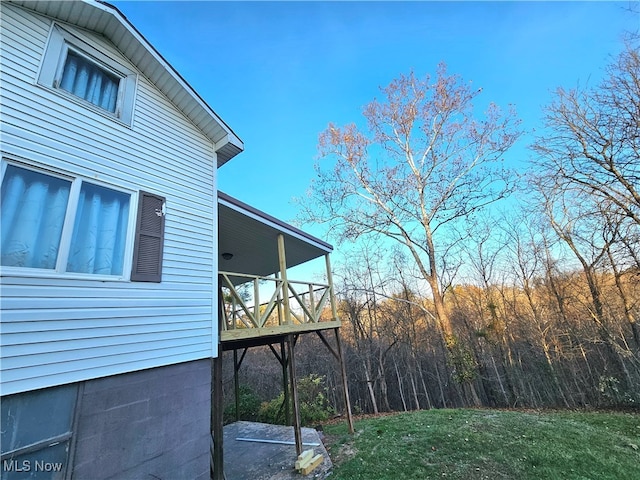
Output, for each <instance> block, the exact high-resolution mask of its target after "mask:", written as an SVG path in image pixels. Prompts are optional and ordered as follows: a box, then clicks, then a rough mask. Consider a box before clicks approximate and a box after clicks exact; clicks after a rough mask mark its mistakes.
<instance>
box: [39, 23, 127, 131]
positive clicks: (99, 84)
mask: <svg viewBox="0 0 640 480" xmlns="http://www.w3.org/2000/svg"><path fill="white" fill-rule="evenodd" d="M100 47H101V45H100V44H99V43H95V42H94V41H92V40H91V39H90V38H88V37H87V38H81V37H80V36H78V35H77V32H73V31H70V30H67V29H66V28H63V27H62V26H60V25H57V24H55V23H54V24H53V25H52V27H51V32H50V35H49V41H48V43H47V47H46V49H45V51H44V54H43V57H42V67H41V69H40V74H39V76H38V84H40V85H42V86H43V87H46V88H49V89H51V91H54V92H56V93H59V94H61V95H63V96H64V97H65V98H68V99H72V100H74V101H76V102H80V103H81V104H83V105H85V106H87V107H89V108H91V109H93V110H95V111H96V112H100V113H101V114H103V115H107V116H109V117H111V118H114V119H118V120H120V121H122V122H125V123H126V124H128V125H131V120H132V118H133V107H134V101H135V91H136V85H137V75H136V74H135V72H134V71H132V70H131V69H129V68H127V67H126V66H125V65H123V63H122V62H120V61H116V60H114V59H113V58H111V57H110V56H108V55H106V54H105V53H104V51H102V50H101V48H100Z"/></svg>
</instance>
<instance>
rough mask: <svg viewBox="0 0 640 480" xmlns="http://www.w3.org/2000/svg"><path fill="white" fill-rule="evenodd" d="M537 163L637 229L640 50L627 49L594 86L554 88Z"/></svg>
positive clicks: (537, 148) (639, 216)
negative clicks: (607, 207) (603, 78)
mask: <svg viewBox="0 0 640 480" xmlns="http://www.w3.org/2000/svg"><path fill="white" fill-rule="evenodd" d="M545 127H546V131H545V132H546V133H544V134H543V135H541V136H540V137H539V138H538V139H537V141H536V142H535V144H534V145H533V150H534V151H535V152H536V153H537V154H538V159H537V160H536V164H537V165H538V167H541V168H542V169H543V171H544V172H545V174H550V175H553V177H554V179H555V180H554V181H557V182H558V183H560V184H563V185H564V186H565V188H571V189H572V190H574V192H575V193H574V195H576V196H579V195H589V196H595V197H597V198H598V199H599V200H601V201H605V202H607V203H608V204H610V206H611V208H616V209H619V210H620V212H622V213H623V215H625V216H626V217H627V218H628V219H629V220H630V221H633V222H634V223H635V224H636V225H637V227H640V51H639V50H638V48H637V47H636V48H634V47H633V46H632V45H630V44H629V45H627V47H626V49H625V50H624V51H623V52H622V53H621V54H620V55H619V56H618V57H617V58H616V59H615V61H613V62H612V63H611V64H610V65H609V66H608V68H607V76H606V78H605V80H604V81H603V82H602V83H601V85H599V86H598V87H596V88H575V89H572V90H565V89H563V88H559V89H558V90H557V92H556V98H555V100H554V101H553V103H551V104H550V105H549V106H548V107H547V108H546V116H545Z"/></svg>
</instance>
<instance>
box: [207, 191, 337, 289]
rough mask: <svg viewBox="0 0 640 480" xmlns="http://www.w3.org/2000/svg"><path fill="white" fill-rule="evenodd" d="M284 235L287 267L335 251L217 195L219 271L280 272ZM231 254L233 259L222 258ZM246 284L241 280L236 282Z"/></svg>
mask: <svg viewBox="0 0 640 480" xmlns="http://www.w3.org/2000/svg"><path fill="white" fill-rule="evenodd" d="M279 234H283V235H284V243H285V256H286V260H287V267H288V268H291V267H294V266H296V265H300V264H302V263H305V262H307V261H309V260H313V259H314V258H318V257H321V256H323V255H325V254H327V253H330V252H331V251H332V250H333V247H332V246H331V245H329V244H328V243H326V242H323V241H322V240H320V239H318V238H316V237H314V236H312V235H309V234H308V233H305V232H303V231H302V230H300V229H298V228H295V227H293V226H291V225H288V224H287V223H285V222H283V221H281V220H278V219H277V218H274V217H272V216H271V215H268V214H266V213H264V212H261V211H260V210H257V209H255V208H253V207H251V206H250V205H247V204H246V203H243V202H241V201H239V200H237V199H235V198H233V197H231V196H229V195H227V194H225V193H222V192H218V269H219V270H220V271H224V272H234V273H245V274H250V275H260V276H267V275H271V274H273V273H275V272H277V271H279V270H280V268H279V262H278V235H279ZM224 253H231V254H232V255H233V257H232V258H231V259H230V260H225V259H224V258H223V256H222V255H223V254H224ZM234 280H235V282H234V283H236V284H240V283H243V282H244V281H245V280H244V279H241V278H236V279H234Z"/></svg>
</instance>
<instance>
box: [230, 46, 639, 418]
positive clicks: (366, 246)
mask: <svg viewBox="0 0 640 480" xmlns="http://www.w3.org/2000/svg"><path fill="white" fill-rule="evenodd" d="M636 40H637V39H636ZM382 94H383V96H384V99H383V100H380V101H378V100H376V101H374V102H372V103H371V104H370V105H368V106H367V107H365V109H364V117H365V120H366V126H357V125H356V124H352V125H348V126H346V127H337V126H335V125H330V126H329V128H328V129H327V131H326V132H324V133H323V134H321V137H320V150H321V154H322V158H321V160H320V161H319V163H318V166H317V173H318V178H317V179H316V180H315V182H314V183H313V185H312V188H311V195H310V197H309V198H308V199H307V200H306V201H305V202H303V204H302V206H303V207H304V220H305V221H307V222H314V223H319V222H321V223H326V224H328V225H329V226H330V227H331V232H332V234H333V235H334V236H335V238H336V239H337V240H338V242H355V243H354V245H356V246H355V247H353V248H352V249H350V250H349V252H348V254H346V255H345V260H344V262H342V263H340V264H338V263H337V262H336V267H335V269H334V271H335V273H334V275H335V283H336V285H337V292H336V293H337V295H338V298H339V303H338V309H339V316H340V318H341V320H342V322H343V327H342V329H341V331H342V336H343V338H344V340H345V342H344V343H345V353H346V358H347V371H348V372H349V382H350V395H351V399H352V403H353V406H354V407H355V409H356V411H360V412H363V413H378V412H381V411H398V410H405V411H406V410H414V409H424V408H436V407H459V406H491V407H534V408H541V407H568V408H573V407H616V408H621V407H625V408H627V407H632V408H638V406H639V405H640V327H639V326H638V323H637V319H638V317H639V316H640V51H639V49H638V47H637V45H635V44H634V42H633V39H630V40H629V42H628V44H627V45H626V48H625V49H624V51H623V52H622V53H621V54H620V55H619V56H618V57H616V58H615V59H614V60H613V61H612V63H611V64H610V65H609V66H608V69H607V71H606V76H605V78H604V80H603V81H602V82H601V83H600V84H599V85H597V86H594V87H579V88H575V89H564V88H559V89H558V90H557V92H556V93H555V96H554V100H553V102H552V103H551V104H550V105H548V106H547V107H546V108H545V111H544V114H545V117H544V125H541V126H540V128H539V129H538V130H537V134H536V136H535V137H533V141H532V145H531V151H530V152H531V153H530V157H531V160H530V161H529V164H528V166H527V170H526V171H522V170H520V171H516V170H515V169H514V170H509V169H507V168H505V166H504V165H503V161H504V160H505V158H508V155H507V154H508V152H509V148H511V146H512V145H513V144H514V143H515V142H516V141H517V140H518V138H520V136H521V135H522V132H521V131H519V124H518V120H517V116H516V114H515V112H513V111H511V110H509V111H508V112H507V113H503V112H502V111H501V110H500V109H499V108H498V107H497V106H494V105H490V106H489V107H488V109H487V110H486V112H485V113H484V114H483V116H481V117H480V118H479V119H477V118H476V117H477V114H476V113H475V111H474V110H473V105H472V102H473V100H474V99H476V97H478V96H479V95H480V94H481V90H473V91H472V90H471V89H470V86H469V84H467V83H464V82H463V81H462V80H461V79H460V78H459V77H457V76H455V75H449V74H448V73H447V72H446V67H445V66H444V65H442V66H440V67H439V69H438V72H437V76H436V78H435V79H434V80H433V81H432V80H431V79H430V78H426V79H419V78H417V77H416V76H415V75H414V74H413V73H411V74H409V75H406V76H401V77H399V78H398V79H397V80H395V81H394V82H392V84H391V85H389V87H387V88H386V89H383V90H382ZM356 241H357V242H356ZM343 244H344V243H343ZM303 337H304V338H301V340H300V344H299V346H298V352H300V353H299V355H300V356H301V358H304V361H301V362H299V366H298V373H299V375H300V376H308V375H311V374H319V375H320V376H321V377H322V378H324V381H325V387H326V391H325V393H326V398H327V402H328V407H332V408H335V410H336V411H341V410H342V409H343V407H342V406H341V403H340V399H341V395H340V393H339V385H340V380H339V372H338V371H337V370H336V369H335V366H334V365H333V363H332V362H331V361H326V357H325V355H316V356H314V355H312V354H311V353H312V352H313V351H317V352H320V351H322V348H323V347H322V345H321V343H320V340H319V339H318V338H315V336H314V335H305V336H303ZM265 355H267V356H268V355H269V353H268V351H263V352H261V351H258V352H255V353H254V354H253V356H252V358H251V359H248V361H249V362H251V363H252V365H254V366H253V367H252V368H251V369H247V370H246V372H245V373H244V374H243V375H244V377H243V382H244V383H246V384H248V385H250V386H251V387H252V388H253V389H254V390H255V391H256V392H258V394H259V395H260V396H261V397H263V398H272V397H274V396H277V394H278V391H271V389H272V388H273V387H271V386H269V383H271V384H272V385H279V380H277V378H278V377H277V375H278V369H277V368H276V366H275V365H273V369H272V370H273V371H271V367H270V366H269V365H270V361H268V360H266V358H265V357H264V356H265ZM271 364H273V362H271Z"/></svg>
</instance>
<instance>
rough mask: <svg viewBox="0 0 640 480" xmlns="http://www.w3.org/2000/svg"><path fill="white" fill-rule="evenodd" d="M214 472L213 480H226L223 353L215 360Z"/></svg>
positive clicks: (213, 407) (213, 409)
mask: <svg viewBox="0 0 640 480" xmlns="http://www.w3.org/2000/svg"><path fill="white" fill-rule="evenodd" d="M212 370H213V385H212V387H213V395H212V397H213V401H212V404H211V417H212V419H213V472H212V476H211V478H212V480H224V459H223V454H222V452H223V436H224V433H223V430H222V421H223V420H222V352H219V354H218V356H217V357H215V358H214V359H213V365H212Z"/></svg>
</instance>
